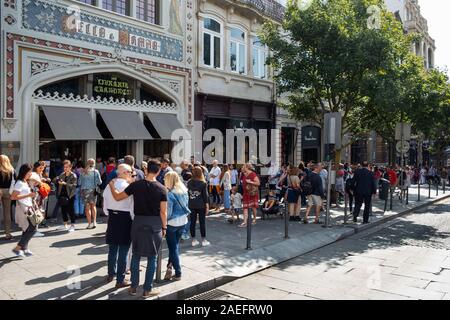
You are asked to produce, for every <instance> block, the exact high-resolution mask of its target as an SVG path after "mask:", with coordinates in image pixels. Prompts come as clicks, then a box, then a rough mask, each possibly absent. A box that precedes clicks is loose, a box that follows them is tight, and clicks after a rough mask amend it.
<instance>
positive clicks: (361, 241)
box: [194, 200, 450, 300]
mask: <svg viewBox="0 0 450 320" xmlns="http://www.w3.org/2000/svg"><path fill="white" fill-rule="evenodd" d="M449 249H450V200H446V201H443V202H440V203H437V204H434V205H431V206H428V207H427V208H425V209H421V210H418V211H416V212H414V213H412V214H410V215H407V216H404V217H401V218H397V219H395V220H393V221H391V222H388V223H386V224H383V225H380V226H378V227H375V228H373V229H370V230H367V231H365V232H361V233H358V234H356V235H354V236H352V237H350V238H347V239H344V240H342V241H339V242H336V243H333V244H331V245H329V246H326V247H323V248H321V249H318V250H315V251H313V252H310V253H308V254H305V255H303V256H300V257H298V258H295V259H293V260H290V261H287V262H285V263H282V264H280V265H277V266H275V267H271V268H268V269H266V270H263V271H261V272H258V273H256V274H253V275H250V276H248V277H245V278H242V279H239V280H236V281H234V282H231V283H228V284H226V285H224V286H222V287H219V288H217V289H216V290H213V291H212V292H208V293H205V294H203V295H200V296H198V297H194V299H210V300H227V299H229V300H235V299H249V300H253V299H264V300H267V299H289V300H292V299H295V300H297V299H298V300H309V299H363V300H365V299H381V300H392V299H395V300H397V299H399V300H403V299H415V300H419V299H420V300H428V299H432V300H435V299H438V300H440V299H444V300H448V299H449V298H450V250H449Z"/></svg>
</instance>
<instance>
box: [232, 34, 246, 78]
mask: <svg viewBox="0 0 450 320" xmlns="http://www.w3.org/2000/svg"><path fill="white" fill-rule="evenodd" d="M245 40H246V36H245V32H244V31H242V30H241V29H239V28H231V30H230V68H231V71H233V72H238V73H240V74H246V73H247V67H246V66H247V63H246V62H247V50H246V42H245Z"/></svg>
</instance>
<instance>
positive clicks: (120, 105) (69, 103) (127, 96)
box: [19, 63, 186, 162]
mask: <svg viewBox="0 0 450 320" xmlns="http://www.w3.org/2000/svg"><path fill="white" fill-rule="evenodd" d="M55 87H56V88H58V89H59V90H55V91H53V90H54V89H55ZM52 91H53V93H52ZM59 91H61V93H60V92H59ZM19 97H21V99H20V102H21V110H22V117H21V118H22V121H23V124H22V128H23V129H22V140H23V146H24V148H22V150H21V156H20V158H21V162H33V161H36V160H37V159H45V157H54V156H57V157H59V158H61V159H62V158H65V157H72V158H73V159H77V158H78V159H79V158H81V159H83V160H85V159H87V158H90V157H94V158H95V157H96V156H97V154H99V155H101V156H102V157H105V158H106V157H107V156H113V155H114V156H116V157H120V156H123V155H125V154H134V155H135V156H136V160H138V161H141V160H142V159H143V157H144V145H145V144H146V143H147V144H148V143H150V144H161V143H160V141H162V137H161V136H159V135H158V132H159V130H158V129H157V128H155V127H154V126H153V124H154V120H152V119H153V115H155V118H157V117H159V118H158V119H160V118H161V117H162V118H163V119H166V118H168V117H170V121H168V122H171V123H173V118H175V119H176V121H177V122H178V124H179V125H180V126H182V125H181V123H185V121H184V120H185V117H186V116H185V112H184V111H185V110H183V108H181V106H182V103H181V101H180V100H179V98H178V97H177V96H176V95H175V94H173V92H171V91H170V90H168V89H167V88H166V87H164V85H162V83H161V82H160V81H157V79H156V78H155V77H154V76H152V75H151V74H146V73H143V72H140V71H138V70H135V69H133V68H130V67H128V66H124V65H122V64H121V63H114V64H99V65H97V64H92V63H90V64H89V63H87V64H86V65H77V66H74V67H69V68H64V67H63V68H60V69H56V70H52V71H48V72H45V73H43V74H39V75H37V76H33V77H32V78H31V79H30V81H29V82H28V84H27V85H26V86H25V87H24V88H22V89H21V90H20V92H19ZM94 97H95V98H94ZM147 99H148V100H149V102H147V101H144V100H147ZM82 111H83V112H84V113H83V112H82ZM58 112H59V115H66V116H67V117H66V118H65V119H64V120H63V121H62V124H57V123H55V122H56V121H55V119H51V118H52V117H53V118H56V113H58ZM70 112H72V113H70ZM73 112H75V113H73ZM82 113H83V115H81V114H82ZM119 116H120V117H119ZM83 117H84V118H83ZM118 117H119V118H118ZM123 117H124V118H123ZM59 118H62V117H59ZM72 118H73V119H77V121H79V123H78V124H83V123H84V124H85V123H86V122H89V121H91V122H92V123H91V124H89V126H88V127H89V128H87V127H86V126H82V125H81V127H83V128H84V129H85V131H84V132H83V133H84V134H82V135H81V137H80V138H79V139H78V138H77V135H76V132H75V131H80V130H79V128H78V127H77V126H75V127H74V126H73V124H72V123H71V119H72ZM121 119H124V120H126V121H125V122H123V123H122V122H121ZM133 121H134V122H133ZM137 121H139V124H138V122H137ZM51 122H53V123H51ZM64 123H66V125H67V126H68V127H69V128H71V129H69V130H72V131H73V134H66V135H64V134H61V132H57V133H56V134H55V131H58V130H59V131H61V130H63V129H64ZM133 124H135V125H133ZM136 127H139V128H136ZM74 128H75V129H74ZM86 130H87V131H89V130H91V131H89V132H87V131H86ZM144 130H145V131H144ZM66 131H67V130H66ZM94 132H95V134H94ZM155 132H156V133H155ZM57 136H60V137H61V136H63V138H62V139H60V138H58V137H57ZM146 137H148V139H146ZM46 144H47V145H49V146H50V144H53V146H54V147H53V149H52V148H47V149H46V147H45V145H46Z"/></svg>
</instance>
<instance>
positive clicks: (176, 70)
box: [0, 0, 195, 163]
mask: <svg viewBox="0 0 450 320" xmlns="http://www.w3.org/2000/svg"><path fill="white" fill-rule="evenodd" d="M1 2H2V4H1V5H2V9H3V10H2V20H1V23H2V33H1V45H2V47H1V50H2V72H1V106H2V108H1V110H2V125H1V130H0V139H1V152H2V153H5V154H8V155H9V156H10V157H11V158H12V159H13V161H14V162H15V163H19V162H21V163H23V162H34V161H36V160H38V159H43V160H57V159H64V158H69V159H72V160H78V159H82V160H85V159H87V158H90V157H92V158H95V157H102V158H103V159H105V158H107V157H109V156H115V157H123V156H124V155H126V154H135V155H136V157H137V160H138V161H140V160H142V159H143V158H145V157H154V156H164V155H167V154H170V151H171V148H172V145H173V143H174V142H172V141H171V135H172V132H173V131H174V130H175V129H178V128H187V129H189V128H190V127H191V124H192V120H193V117H192V115H193V112H192V105H193V98H192V93H191V92H192V66H193V63H194V59H193V57H192V43H191V42H192V41H193V39H194V36H193V34H192V32H193V29H194V28H193V25H194V20H193V19H194V17H195V15H194V12H193V3H192V0H187V1H179V0H131V1H128V0H83V1H64V0H60V1H45V0H23V1H19V0H1ZM185 26H186V27H185Z"/></svg>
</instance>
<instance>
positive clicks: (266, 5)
mask: <svg viewBox="0 0 450 320" xmlns="http://www.w3.org/2000/svg"><path fill="white" fill-rule="evenodd" d="M237 1H238V2H240V3H242V4H245V5H248V6H250V7H253V8H255V9H257V10H258V11H260V12H261V13H263V14H264V15H266V16H269V17H271V18H273V19H275V20H278V21H281V20H283V17H284V11H285V7H284V6H283V5H281V4H280V3H278V2H277V1H275V0H237Z"/></svg>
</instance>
